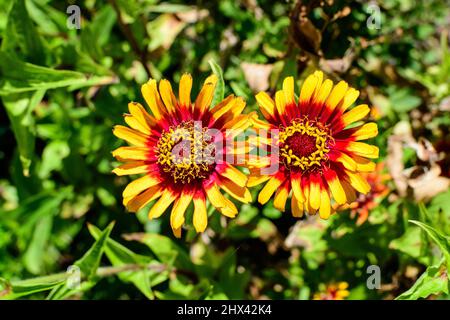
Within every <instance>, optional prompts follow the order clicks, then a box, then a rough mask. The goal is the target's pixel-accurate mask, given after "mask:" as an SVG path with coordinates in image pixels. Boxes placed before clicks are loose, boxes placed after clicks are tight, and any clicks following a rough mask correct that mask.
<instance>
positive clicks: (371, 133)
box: [352, 122, 378, 140]
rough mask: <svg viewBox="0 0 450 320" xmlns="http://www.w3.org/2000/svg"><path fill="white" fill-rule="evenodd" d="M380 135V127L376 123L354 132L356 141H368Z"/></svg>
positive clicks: (367, 124) (370, 123) (368, 124)
mask: <svg viewBox="0 0 450 320" xmlns="http://www.w3.org/2000/svg"><path fill="white" fill-rule="evenodd" d="M377 135H378V126H377V124H376V123H375V122H369V123H366V124H364V125H363V126H361V127H360V128H359V129H358V130H356V131H355V132H353V134H352V136H353V137H356V140H366V139H370V138H373V137H376V136H377Z"/></svg>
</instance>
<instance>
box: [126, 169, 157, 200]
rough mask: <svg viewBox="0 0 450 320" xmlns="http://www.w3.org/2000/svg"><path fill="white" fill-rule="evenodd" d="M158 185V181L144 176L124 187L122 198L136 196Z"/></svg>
mask: <svg viewBox="0 0 450 320" xmlns="http://www.w3.org/2000/svg"><path fill="white" fill-rule="evenodd" d="M159 183H160V180H159V179H157V178H155V177H152V176H150V175H148V174H146V175H145V176H142V177H140V178H139V179H136V180H134V181H132V182H130V183H129V184H128V185H127V186H126V188H125V190H123V193H122V196H123V197H124V198H128V197H131V196H134V195H137V194H139V193H141V192H142V191H144V190H145V189H148V188H150V187H153V186H155V185H157V184H159Z"/></svg>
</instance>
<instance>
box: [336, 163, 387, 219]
mask: <svg viewBox="0 0 450 320" xmlns="http://www.w3.org/2000/svg"><path fill="white" fill-rule="evenodd" d="M383 169H384V162H379V163H377V165H376V168H375V171H373V172H365V173H363V176H364V177H365V178H366V180H367V182H368V183H369V185H370V192H369V193H367V194H360V195H359V196H358V197H357V199H356V201H355V202H352V203H351V204H349V205H348V204H346V205H345V206H344V207H343V209H346V208H347V207H348V208H350V209H351V211H350V212H351V216H352V217H353V218H354V217H355V216H357V217H358V218H357V219H356V225H358V226H360V225H362V224H363V223H364V222H366V220H367V219H368V218H369V212H370V211H371V210H372V209H374V208H376V207H377V206H378V205H379V202H380V201H381V200H382V199H383V198H384V197H386V196H387V195H388V194H389V188H388V187H387V186H386V182H387V181H388V180H390V179H391V176H390V175H389V174H388V173H383Z"/></svg>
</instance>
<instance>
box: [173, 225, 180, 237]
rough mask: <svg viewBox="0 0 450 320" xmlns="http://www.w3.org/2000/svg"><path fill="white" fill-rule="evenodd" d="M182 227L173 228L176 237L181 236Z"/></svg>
mask: <svg viewBox="0 0 450 320" xmlns="http://www.w3.org/2000/svg"><path fill="white" fill-rule="evenodd" d="M181 229H182V228H181V227H179V228H178V229H172V232H173V235H174V236H175V238H181Z"/></svg>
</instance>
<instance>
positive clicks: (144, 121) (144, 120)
mask: <svg viewBox="0 0 450 320" xmlns="http://www.w3.org/2000/svg"><path fill="white" fill-rule="evenodd" d="M128 110H129V111H130V114H131V115H132V116H133V118H136V120H137V121H139V123H140V124H141V125H142V126H143V127H144V128H145V130H146V132H145V133H148V132H150V129H151V128H150V126H151V124H152V122H153V121H152V118H151V117H150V115H149V114H148V113H147V111H145V109H144V107H143V106H142V105H141V104H140V103H137V102H130V103H129V104H128Z"/></svg>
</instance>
